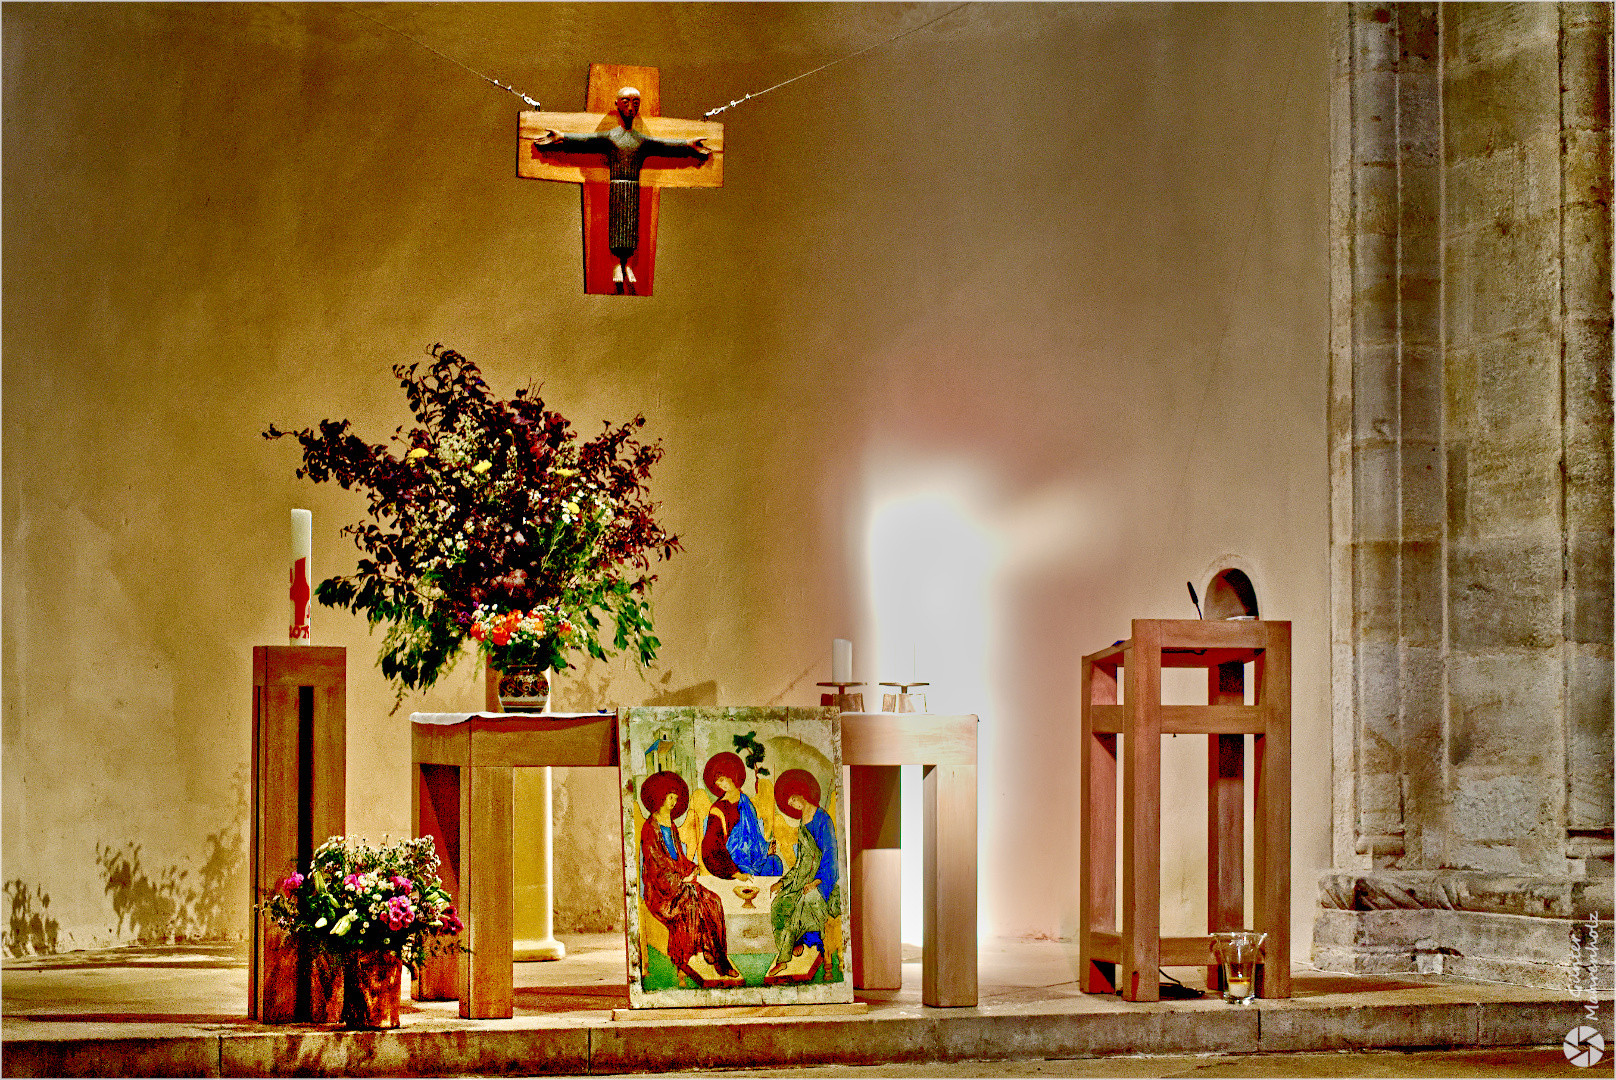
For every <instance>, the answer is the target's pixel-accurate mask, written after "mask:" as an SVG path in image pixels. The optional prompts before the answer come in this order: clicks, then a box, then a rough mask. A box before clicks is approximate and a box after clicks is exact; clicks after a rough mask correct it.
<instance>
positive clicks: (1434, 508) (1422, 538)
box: [1402, 441, 1447, 608]
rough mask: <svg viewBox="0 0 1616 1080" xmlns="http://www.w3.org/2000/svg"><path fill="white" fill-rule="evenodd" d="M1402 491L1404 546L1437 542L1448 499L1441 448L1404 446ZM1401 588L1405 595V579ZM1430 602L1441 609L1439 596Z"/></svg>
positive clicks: (1429, 444) (1432, 444) (1434, 445)
mask: <svg viewBox="0 0 1616 1080" xmlns="http://www.w3.org/2000/svg"><path fill="white" fill-rule="evenodd" d="M1402 488H1403V492H1402V494H1403V528H1402V532H1403V543H1405V544H1409V543H1422V544H1423V543H1430V542H1436V541H1440V540H1441V537H1442V519H1443V514H1444V511H1445V502H1446V496H1447V492H1446V491H1445V490H1444V488H1443V485H1442V448H1441V446H1439V445H1438V444H1437V443H1435V442H1416V441H1410V442H1407V443H1405V444H1404V445H1403V484H1402ZM1404 585H1405V591H1406V588H1407V580H1406V578H1405V582H1404ZM1405 602H1409V601H1405ZM1421 602H1424V601H1421ZM1429 602H1430V604H1431V606H1432V607H1435V608H1441V606H1442V599H1441V597H1440V596H1432V597H1430V600H1429Z"/></svg>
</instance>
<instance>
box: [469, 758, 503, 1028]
mask: <svg viewBox="0 0 1616 1080" xmlns="http://www.w3.org/2000/svg"><path fill="white" fill-rule="evenodd" d="M514 804H515V798H514V784H513V782H512V776H511V769H510V768H509V766H496V765H474V766H471V767H469V768H467V769H465V770H464V771H463V772H462V774H461V784H460V822H461V829H460V843H461V848H460V866H461V875H460V885H461V896H462V900H461V909H460V914H461V918H462V919H463V920H464V921H465V924H466V928H465V931H464V932H463V934H462V937H463V938H464V939H465V944H466V947H467V948H468V949H470V950H471V951H470V952H463V953H461V954H460V1015H461V1016H462V1017H463V1018H466V1019H475V1020H486V1019H491V1018H504V1017H509V1016H510V1015H511V1011H512V997H513V995H512V992H511V979H512V971H511V963H512V961H513V959H514V957H513V947H512V943H513V932H514V926H515V921H516V902H515V881H514V874H515V852H514V847H513V844H512V839H511V835H512V828H513V817H514V810H515V806H514Z"/></svg>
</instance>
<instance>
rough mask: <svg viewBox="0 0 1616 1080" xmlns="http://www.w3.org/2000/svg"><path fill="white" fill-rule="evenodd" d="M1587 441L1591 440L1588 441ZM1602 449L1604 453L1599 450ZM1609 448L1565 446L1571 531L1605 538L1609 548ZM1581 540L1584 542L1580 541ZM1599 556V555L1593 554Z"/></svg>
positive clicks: (1568, 514)
mask: <svg viewBox="0 0 1616 1080" xmlns="http://www.w3.org/2000/svg"><path fill="white" fill-rule="evenodd" d="M1589 441H1590V442H1591V441H1592V440H1589ZM1601 451H1603V452H1601ZM1610 496H1611V458H1610V447H1609V446H1608V445H1606V446H1604V447H1599V446H1597V445H1595V446H1589V445H1588V443H1586V442H1581V443H1571V442H1569V441H1568V444H1567V446H1566V521H1567V526H1568V528H1569V529H1570V531H1572V532H1574V533H1578V534H1590V535H1592V536H1602V537H1604V546H1605V548H1606V550H1607V552H1608V550H1609V547H1610V526H1609V525H1608V524H1607V523H1608V522H1609V521H1610V520H1611V498H1610ZM1580 542H1583V541H1579V543H1580ZM1593 557H1594V558H1598V557H1599V556H1598V554H1597V553H1595V554H1594V555H1593Z"/></svg>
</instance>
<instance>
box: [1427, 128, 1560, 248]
mask: <svg viewBox="0 0 1616 1080" xmlns="http://www.w3.org/2000/svg"><path fill="white" fill-rule="evenodd" d="M1561 171H1562V170H1561V164H1560V160H1559V155H1557V154H1529V153H1527V148H1526V147H1524V146H1510V147H1505V148H1503V149H1501V150H1498V151H1496V152H1494V153H1492V154H1489V155H1486V156H1484V157H1474V158H1460V159H1454V160H1451V161H1449V162H1448V164H1447V167H1446V169H1445V170H1444V171H1443V182H1444V184H1445V190H1444V197H1443V205H1442V213H1443V227H1444V229H1445V230H1446V233H1447V234H1448V235H1449V236H1452V235H1454V234H1460V233H1465V232H1468V231H1469V230H1471V229H1476V228H1494V227H1495V223H1496V222H1497V220H1498V218H1499V214H1500V211H1502V210H1507V211H1508V212H1509V213H1510V214H1511V215H1514V214H1517V213H1519V214H1525V215H1528V216H1531V215H1542V214H1550V213H1553V212H1555V210H1556V209H1557V208H1558V207H1559V205H1560V178H1561Z"/></svg>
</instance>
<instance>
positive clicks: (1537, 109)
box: [1443, 5, 1560, 160]
mask: <svg viewBox="0 0 1616 1080" xmlns="http://www.w3.org/2000/svg"><path fill="white" fill-rule="evenodd" d="M1544 6H1545V7H1548V6H1549V5H1544ZM1558 69H1559V54H1558V49H1557V47H1555V46H1554V45H1549V46H1547V47H1544V48H1539V49H1532V50H1528V49H1519V50H1514V51H1510V52H1506V53H1503V54H1502V55H1497V56H1495V57H1493V58H1492V60H1491V62H1489V63H1487V64H1485V65H1474V66H1470V67H1464V68H1460V69H1458V70H1453V69H1450V70H1449V72H1448V77H1447V81H1446V86H1445V96H1444V102H1443V119H1444V130H1443V134H1444V137H1445V144H1446V148H1447V149H1446V152H1447V155H1448V158H1449V160H1455V159H1457V160H1467V159H1470V158H1480V157H1489V156H1491V155H1493V154H1496V153H1498V152H1499V151H1500V150H1502V149H1504V148H1505V147H1509V146H1514V145H1517V144H1523V143H1532V142H1541V141H1542V139H1543V137H1544V135H1545V134H1548V135H1551V136H1552V139H1553V144H1554V145H1555V146H1558V144H1559V138H1560V94H1559V89H1558V88H1559V70H1558Z"/></svg>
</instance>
